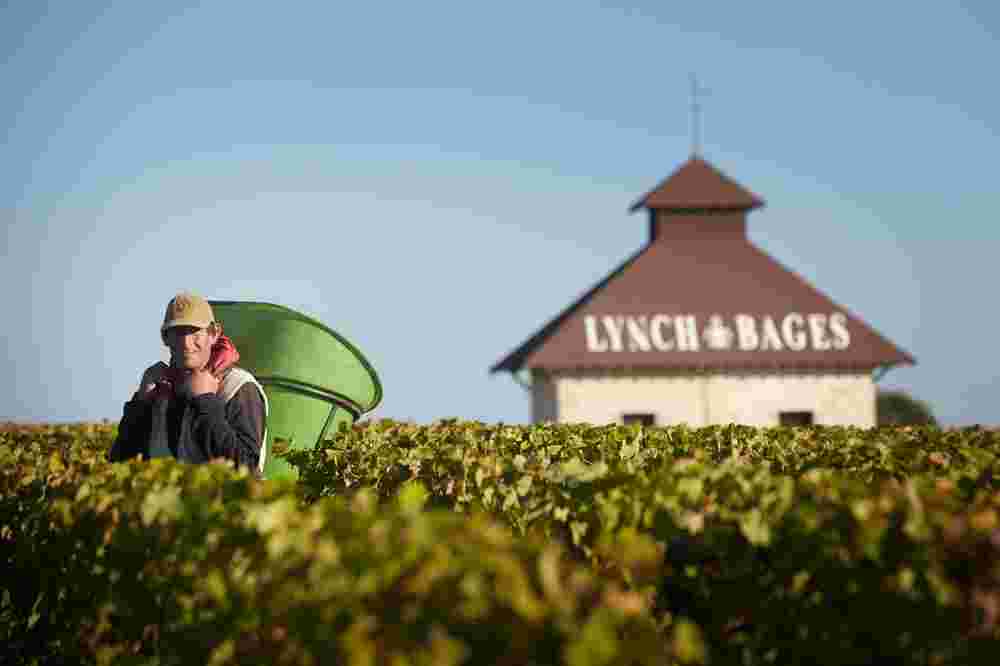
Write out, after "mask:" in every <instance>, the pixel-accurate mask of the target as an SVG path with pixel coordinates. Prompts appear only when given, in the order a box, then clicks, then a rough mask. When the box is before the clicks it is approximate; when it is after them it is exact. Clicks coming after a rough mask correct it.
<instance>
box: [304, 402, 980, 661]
mask: <svg viewBox="0 0 1000 666" xmlns="http://www.w3.org/2000/svg"><path fill="white" fill-rule="evenodd" d="M998 459H1000V437H998V434H997V433H996V432H994V431H987V430H982V429H978V428H974V429H966V430H963V431H942V430H939V429H936V428H902V429H889V428H882V429H873V430H867V431H866V430H861V429H856V428H823V427H813V428H771V429H757V428H748V427H738V426H720V427H712V428H703V429H690V428H685V427H672V428H654V429H643V428H641V427H638V426H606V427H592V426H581V425H576V426H574V425H548V426H534V427H530V428H525V427H513V426H503V425H498V426H487V425H484V424H481V423H469V422H457V421H446V422H442V423H439V424H436V425H434V426H415V425H409V424H401V423H394V422H388V421H385V422H374V423H368V424H365V425H362V426H357V427H355V428H352V429H349V430H345V431H343V432H341V433H340V434H339V436H338V438H337V439H336V440H335V441H331V442H328V443H327V444H326V445H325V446H323V447H321V448H320V449H318V450H316V451H315V452H313V453H311V454H303V455H299V456H296V460H297V463H298V464H299V465H300V467H301V482H302V484H303V487H304V492H305V493H306V494H307V496H309V497H321V496H328V495H344V494H349V493H350V492H352V491H353V490H354V489H356V488H359V487H371V488H375V489H376V490H377V491H378V492H379V494H380V496H382V497H385V498H389V497H392V496H394V495H395V494H396V493H397V492H398V491H399V490H400V489H403V488H412V487H417V486H418V485H419V487H422V488H425V489H426V491H427V492H428V493H429V495H430V496H431V503H432V504H435V505H439V506H447V507H450V508H452V509H453V510H455V511H460V512H470V513H475V512H478V511H482V510H485V511H488V512H490V513H492V514H494V515H496V516H500V517H502V518H503V519H504V520H506V521H507V522H508V524H510V525H511V526H512V527H514V528H515V529H516V530H518V531H519V532H520V533H522V534H525V535H544V536H546V537H550V538H558V539H560V540H561V541H563V542H564V543H566V544H569V545H570V547H571V548H573V549H574V551H575V552H576V554H577V556H578V557H579V558H580V559H582V560H585V561H587V562H589V563H590V564H591V566H593V567H594V568H595V569H596V570H598V571H600V572H602V574H604V575H605V576H611V577H612V578H617V579H620V580H622V581H624V582H625V583H627V584H628V585H630V586H631V588H632V589H633V590H635V591H639V592H642V593H648V594H650V595H651V596H653V598H654V599H655V612H656V613H657V614H658V615H659V616H660V617H667V618H669V617H678V616H684V617H688V618H691V619H693V620H694V621H696V622H697V623H698V625H699V626H700V627H701V629H702V630H703V631H704V633H705V635H706V636H707V637H708V642H709V645H710V655H711V657H712V660H713V663H740V664H751V663H782V664H791V663H802V664H805V663H839V664H868V663H875V662H879V663H956V664H958V663H962V664H964V663H976V662H980V661H981V663H994V661H995V659H996V654H1000V566H998V565H997V563H998V562H1000V524H998V511H1000V484H998V483H997V480H998V479H1000V475H997V474H996V472H997V470H998V467H997V461H998Z"/></svg>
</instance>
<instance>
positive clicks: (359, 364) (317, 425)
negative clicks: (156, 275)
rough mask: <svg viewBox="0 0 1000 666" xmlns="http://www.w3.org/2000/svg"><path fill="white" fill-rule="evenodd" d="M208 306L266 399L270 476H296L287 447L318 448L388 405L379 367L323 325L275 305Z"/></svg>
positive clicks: (235, 303) (223, 303)
mask: <svg viewBox="0 0 1000 666" xmlns="http://www.w3.org/2000/svg"><path fill="white" fill-rule="evenodd" d="M209 302H210V303H211V305H212V310H213V311H214V312H215V318H216V319H217V320H218V321H219V322H221V323H222V327H223V332H224V333H225V334H226V335H227V336H229V338H230V339H231V340H232V341H233V344H234V345H236V349H237V350H238V351H239V352H240V360H239V363H238V364H237V365H239V366H240V367H242V368H244V369H246V370H249V371H250V372H251V373H253V375H254V377H256V379H257V381H259V382H260V384H261V386H263V388H264V393H265V394H266V395H267V401H268V407H269V414H268V420H267V437H266V438H265V442H264V449H263V451H262V453H263V454H264V455H265V464H264V477H265V478H267V479H278V478H297V477H298V472H297V470H296V469H295V467H293V466H292V465H290V464H288V462H286V461H285V460H284V459H283V458H282V454H283V453H284V452H285V447H288V448H290V449H299V450H308V449H313V448H315V446H316V444H318V443H319V442H320V441H322V440H323V439H324V438H326V437H328V436H330V435H332V434H333V433H335V432H336V430H337V428H338V427H339V426H340V424H341V423H348V424H352V423H354V422H355V421H356V420H357V419H358V418H359V417H361V415H363V414H365V413H367V412H370V411H371V410H373V409H375V407H377V406H378V404H379V402H381V400H382V384H381V383H380V382H379V379H378V375H377V374H376V373H375V370H374V368H372V365H371V364H370V363H369V362H368V360H367V359H366V358H365V357H364V355H363V354H362V353H361V352H360V351H359V350H358V348H357V347H355V346H354V345H352V344H351V343H350V342H348V341H347V340H346V339H345V338H344V337H343V336H342V335H340V334H338V333H336V332H335V331H333V330H331V329H330V328H328V327H327V326H324V325H323V324H322V323H320V322H319V321H316V320H315V319H313V318H311V317H308V316H306V315H304V314H302V313H300V312H296V311H295V310H292V309H291V308H287V307H284V306H281V305H274V304H271V303H257V302H247V301H209ZM276 443H277V446H276Z"/></svg>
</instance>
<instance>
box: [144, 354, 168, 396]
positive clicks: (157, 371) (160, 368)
mask: <svg viewBox="0 0 1000 666" xmlns="http://www.w3.org/2000/svg"><path fill="white" fill-rule="evenodd" d="M168 370H169V367H168V366H167V364H166V363H164V362H163V361H158V362H156V363H154V364H153V365H151V366H149V367H148V368H146V370H145V371H144V372H143V373H142V379H140V380H139V390H138V391H136V396H137V397H138V398H139V399H140V400H146V399H148V398H150V397H151V396H152V394H153V391H154V390H155V389H156V385H157V384H158V383H159V382H161V381H165V380H167V378H168V375H167V371H168Z"/></svg>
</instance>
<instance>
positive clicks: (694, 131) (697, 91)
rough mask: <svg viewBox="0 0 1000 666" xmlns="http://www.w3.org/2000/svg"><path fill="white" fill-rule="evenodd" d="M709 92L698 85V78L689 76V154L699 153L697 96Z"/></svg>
mask: <svg viewBox="0 0 1000 666" xmlns="http://www.w3.org/2000/svg"><path fill="white" fill-rule="evenodd" d="M709 92H711V91H710V90H708V88H702V87H701V86H699V85H698V76H697V75H696V74H693V73H692V74H691V154H692V155H698V154H699V153H700V152H701V104H700V103H699V102H698V95H702V94H708V93H709Z"/></svg>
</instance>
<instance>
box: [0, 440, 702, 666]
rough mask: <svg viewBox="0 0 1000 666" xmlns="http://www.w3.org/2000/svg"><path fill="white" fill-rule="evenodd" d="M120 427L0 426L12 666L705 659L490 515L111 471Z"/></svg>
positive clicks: (167, 472) (625, 596)
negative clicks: (110, 452) (109, 455)
mask: <svg viewBox="0 0 1000 666" xmlns="http://www.w3.org/2000/svg"><path fill="white" fill-rule="evenodd" d="M112 436H113V428H110V427H107V426H81V427H76V428H71V427H57V428H36V429H34V430H33V431H27V430H23V429H21V430H17V431H10V430H8V431H7V432H2V433H0V562H2V567H3V569H2V575H0V588H2V590H0V599H2V600H0V645H3V646H4V647H2V648H0V650H5V652H4V653H0V660H2V661H4V662H5V663H11V662H14V663H17V662H22V663H32V659H33V658H35V657H42V659H41V661H40V663H48V662H51V663H66V660H67V659H79V660H81V661H82V662H83V663H93V662H96V663H102V664H103V663H117V662H122V661H128V663H148V664H206V663H207V664H213V665H215V664H237V663H239V664H319V663H344V664H480V663H510V664H528V663H530V664H549V663H570V664H579V665H580V666H585V665H588V664H633V663H634V664H640V663H665V662H666V661H668V660H670V659H671V656H670V653H671V651H672V650H673V649H674V648H673V647H672V646H675V645H676V646H679V647H677V650H678V656H685V655H690V654H698V652H699V649H700V647H699V646H700V643H699V642H698V635H697V629H696V628H695V627H694V626H693V625H692V624H690V623H682V622H678V623H674V624H673V625H672V626H671V627H670V628H669V630H668V631H669V632H673V633H676V634H677V636H678V640H677V641H676V642H675V641H673V640H664V636H663V635H662V634H661V633H658V629H657V627H655V626H654V625H653V623H652V620H651V618H650V617H649V615H648V613H647V612H646V609H645V606H644V604H643V600H642V599H641V598H639V596H638V595H637V594H636V593H633V592H628V591H626V590H623V589H622V588H621V587H620V586H617V585H615V584H613V583H606V582H604V581H602V580H601V579H600V578H599V577H597V576H596V575H594V574H593V573H591V572H590V571H589V570H588V569H587V568H586V567H584V566H581V565H579V564H574V563H573V562H571V561H569V560H568V559H567V558H566V557H564V552H563V550H562V549H561V547H560V546H559V545H558V544H548V545H544V544H540V543H538V542H535V541H532V540H526V539H522V538H516V537H515V536H514V535H513V534H512V532H511V531H510V530H509V529H507V528H505V527H503V526H501V525H499V524H497V523H496V522H495V521H493V520H491V519H490V518H489V517H488V516H485V515H480V516H473V517H464V516H460V515H458V514H455V513H452V512H441V511H423V510H422V503H423V500H424V497H423V496H422V495H421V494H420V493H419V492H416V493H414V492H409V493H403V494H401V495H400V496H399V497H398V498H396V499H395V500H394V501H393V502H391V503H384V504H382V505H381V506H379V504H378V502H377V500H376V497H375V496H374V494H373V493H371V492H360V493H355V494H353V495H352V497H351V498H350V499H347V498H330V499H324V500H320V501H316V502H311V503H310V504H308V505H305V504H303V501H302V497H301V496H300V494H299V493H298V492H297V488H296V486H295V485H294V484H290V483H272V482H259V481H255V480H253V479H251V478H248V477H246V476H245V475H244V474H240V473H237V472H234V471H233V470H231V469H230V468H228V467H227V466H225V465H216V464H212V465H202V466H189V465H184V464H180V463H177V462H175V461H173V460H155V461H151V462H136V461H133V462H130V463H117V464H109V463H106V462H105V461H104V460H103V456H104V453H105V451H106V449H107V446H108V445H109V444H110V440H111V437H112ZM670 635H672V634H669V635H668V636H667V638H669V636H670ZM46 657H48V660H46V659H45V658H46ZM36 663H38V662H36Z"/></svg>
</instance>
